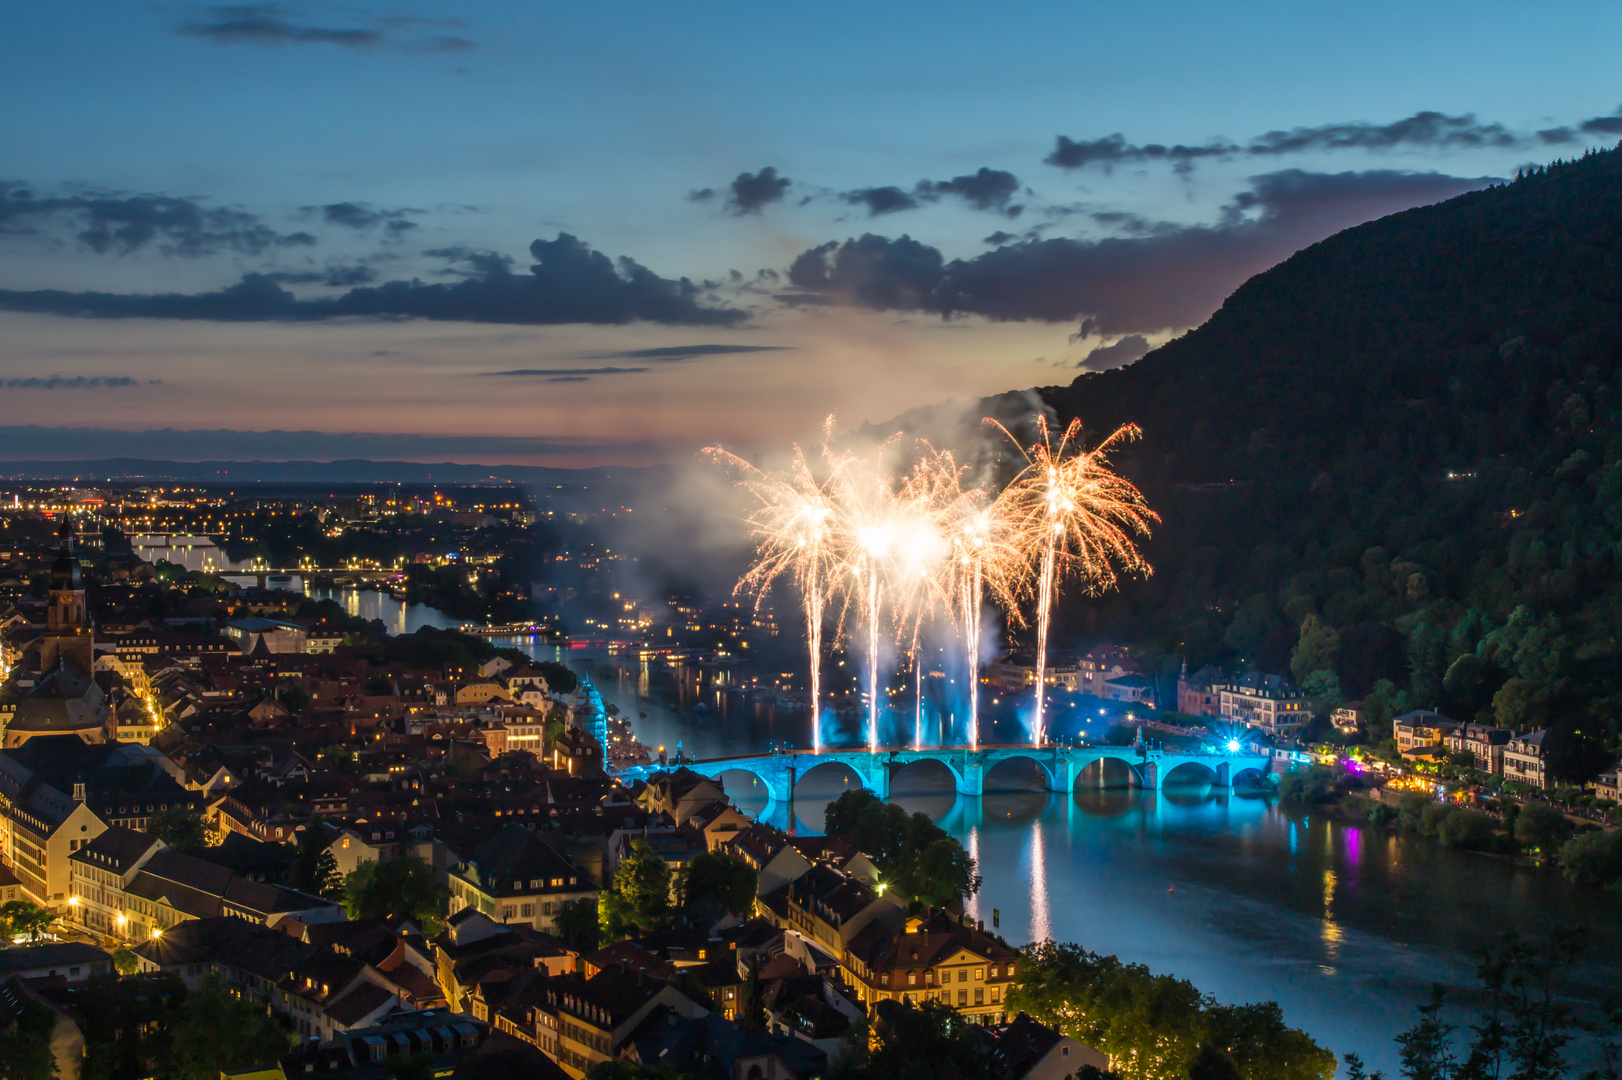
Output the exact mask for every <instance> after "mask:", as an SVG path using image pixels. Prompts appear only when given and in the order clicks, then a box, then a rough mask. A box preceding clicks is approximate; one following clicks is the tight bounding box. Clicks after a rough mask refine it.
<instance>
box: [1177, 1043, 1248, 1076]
mask: <svg viewBox="0 0 1622 1080" xmlns="http://www.w3.org/2000/svg"><path fill="white" fill-rule="evenodd" d="M1188 1080H1244V1077H1243V1076H1242V1075H1241V1074H1240V1072H1239V1066H1237V1065H1235V1064H1234V1063H1233V1057H1232V1056H1231V1055H1230V1054H1229V1053H1228V1052H1227V1051H1226V1050H1223V1049H1221V1048H1220V1047H1216V1046H1202V1047H1200V1052H1199V1053H1198V1054H1196V1055H1195V1056H1194V1060H1193V1062H1191V1063H1190V1064H1189V1066H1188Z"/></svg>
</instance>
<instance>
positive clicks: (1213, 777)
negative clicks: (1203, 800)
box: [1160, 758, 1222, 787]
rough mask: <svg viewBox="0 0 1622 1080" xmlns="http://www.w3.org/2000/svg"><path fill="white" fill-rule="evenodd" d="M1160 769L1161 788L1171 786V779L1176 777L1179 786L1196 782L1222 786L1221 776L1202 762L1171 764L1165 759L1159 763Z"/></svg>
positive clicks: (1171, 762)
mask: <svg viewBox="0 0 1622 1080" xmlns="http://www.w3.org/2000/svg"><path fill="white" fill-rule="evenodd" d="M1160 768H1161V774H1160V786H1161V787H1166V786H1167V785H1169V784H1172V778H1173V777H1176V778H1177V782H1178V783H1181V784H1187V783H1193V782H1196V781H1203V782H1204V783H1206V784H1210V785H1211V786H1213V787H1219V786H1221V784H1222V774H1221V773H1219V772H1218V771H1217V770H1216V769H1214V768H1212V767H1211V765H1210V764H1209V763H1207V762H1204V761H1179V762H1173V761H1172V760H1171V759H1170V758H1166V759H1163V760H1162V761H1161V762H1160Z"/></svg>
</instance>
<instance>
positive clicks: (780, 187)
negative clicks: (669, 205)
mask: <svg viewBox="0 0 1622 1080" xmlns="http://www.w3.org/2000/svg"><path fill="white" fill-rule="evenodd" d="M792 183H793V181H792V180H790V179H789V178H788V177H786V176H778V175H777V170H776V169H774V168H772V166H770V165H768V166H766V167H765V168H764V169H761V170H760V171H759V172H758V173H746V172H742V173H739V174H738V178H737V179H736V180H734V181H732V183H731V185H730V187H729V190H730V191H731V194H730V195H728V196H727V209H728V210H729V211H731V212H732V213H734V214H738V215H740V216H742V215H743V214H758V213H760V210H761V208H762V207H763V206H766V205H767V204H768V203H774V202H782V201H783V196H784V195H785V194H787V193H788V189H789V185H790V184H792ZM694 194H695V195H697V192H695V193H694Z"/></svg>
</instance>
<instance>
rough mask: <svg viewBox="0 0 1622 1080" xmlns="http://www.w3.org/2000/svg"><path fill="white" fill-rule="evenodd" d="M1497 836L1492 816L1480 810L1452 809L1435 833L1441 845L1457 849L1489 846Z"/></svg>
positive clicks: (1472, 849) (1477, 849) (1463, 849)
mask: <svg viewBox="0 0 1622 1080" xmlns="http://www.w3.org/2000/svg"><path fill="white" fill-rule="evenodd" d="M1497 837H1498V830H1497V829H1496V828H1494V827H1493V821H1492V818H1490V817H1488V816H1487V815H1486V814H1483V813H1482V812H1481V811H1480V810H1465V809H1462V808H1460V809H1454V810H1453V811H1452V812H1451V813H1449V814H1448V815H1447V816H1446V817H1445V818H1443V819H1442V824H1441V827H1440V829H1439V830H1438V833H1437V838H1438V839H1440V840H1441V842H1442V846H1443V847H1450V848H1456V849H1457V850H1459V851H1480V850H1483V849H1485V848H1489V847H1491V846H1492V845H1493V842H1494V841H1495V840H1496V839H1497Z"/></svg>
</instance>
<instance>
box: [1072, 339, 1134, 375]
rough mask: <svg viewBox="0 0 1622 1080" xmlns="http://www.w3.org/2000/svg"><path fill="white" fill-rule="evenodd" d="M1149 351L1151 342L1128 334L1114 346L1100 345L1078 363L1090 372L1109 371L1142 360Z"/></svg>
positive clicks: (1078, 365)
mask: <svg viewBox="0 0 1622 1080" xmlns="http://www.w3.org/2000/svg"><path fill="white" fill-rule="evenodd" d="M1148 351H1149V340H1148V339H1147V338H1145V337H1144V336H1143V335H1142V334H1128V335H1127V336H1126V337H1124V338H1122V339H1121V340H1120V341H1117V342H1115V343H1114V344H1113V345H1100V346H1099V347H1098V348H1096V349H1094V350H1093V351H1092V352H1090V353H1088V354H1087V355H1086V356H1085V357H1083V358H1082V359H1081V360H1079V361H1078V362H1077V363H1076V366H1077V367H1079V368H1086V369H1087V370H1088V371H1108V370H1109V369H1110V368H1118V367H1124V366H1125V365H1127V364H1130V363H1132V362H1133V361H1136V360H1142V359H1143V356H1144V354H1145V353H1147V352H1148Z"/></svg>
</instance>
